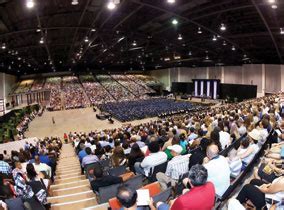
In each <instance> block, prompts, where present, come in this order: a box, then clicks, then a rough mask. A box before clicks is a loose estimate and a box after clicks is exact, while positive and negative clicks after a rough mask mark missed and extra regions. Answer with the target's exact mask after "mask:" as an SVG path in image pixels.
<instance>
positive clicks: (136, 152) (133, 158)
mask: <svg viewBox="0 0 284 210" xmlns="http://www.w3.org/2000/svg"><path fill="white" fill-rule="evenodd" d="M127 159H128V161H127V162H128V167H129V169H130V171H133V172H135V169H134V164H135V163H136V162H142V161H143V159H144V153H143V152H142V151H141V149H140V147H139V145H138V144H137V143H134V144H133V145H132V147H131V150H130V153H129V155H128V157H127Z"/></svg>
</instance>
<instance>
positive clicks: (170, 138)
mask: <svg viewBox="0 0 284 210" xmlns="http://www.w3.org/2000/svg"><path fill="white" fill-rule="evenodd" d="M168 137H169V139H168V140H167V141H166V142H165V143H164V145H163V147H162V151H165V150H166V149H167V148H168V146H171V145H172V140H173V138H174V134H173V132H171V131H169V132H168Z"/></svg>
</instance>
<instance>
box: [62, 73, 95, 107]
mask: <svg viewBox="0 0 284 210" xmlns="http://www.w3.org/2000/svg"><path fill="white" fill-rule="evenodd" d="M62 92H63V98H64V106H65V108H66V109H75V108H83V107H87V106H89V105H90V103H89V100H88V99H87V97H86V95H85V93H84V90H83V88H82V86H81V84H80V83H79V80H78V78H77V77H75V76H67V77H63V79H62Z"/></svg>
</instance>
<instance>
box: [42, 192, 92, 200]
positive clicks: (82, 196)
mask: <svg viewBox="0 0 284 210" xmlns="http://www.w3.org/2000/svg"><path fill="white" fill-rule="evenodd" d="M87 198H96V195H95V194H94V193H93V191H92V190H88V191H84V192H78V193H74V194H68V195H59V196H55V197H48V198H47V200H48V202H50V203H65V202H71V201H78V200H83V199H87Z"/></svg>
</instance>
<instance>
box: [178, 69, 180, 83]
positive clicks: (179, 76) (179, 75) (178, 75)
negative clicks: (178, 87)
mask: <svg viewBox="0 0 284 210" xmlns="http://www.w3.org/2000/svg"><path fill="white" fill-rule="evenodd" d="M178 82H180V67H178Z"/></svg>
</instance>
